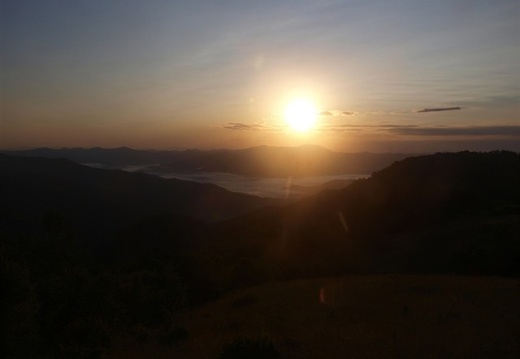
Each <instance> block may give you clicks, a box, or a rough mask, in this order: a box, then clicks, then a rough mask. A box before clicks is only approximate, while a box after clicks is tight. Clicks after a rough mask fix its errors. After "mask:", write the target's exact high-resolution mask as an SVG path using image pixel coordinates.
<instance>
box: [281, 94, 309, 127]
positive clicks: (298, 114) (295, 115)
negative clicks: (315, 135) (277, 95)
mask: <svg viewBox="0 0 520 359" xmlns="http://www.w3.org/2000/svg"><path fill="white" fill-rule="evenodd" d="M284 118H285V121H286V122H287V124H288V125H289V126H290V127H291V129H293V130H294V131H297V132H307V131H309V130H311V129H312V128H313V127H314V125H315V123H316V107H315V106H314V104H313V103H312V102H311V101H309V100H305V99H296V100H292V101H291V102H289V104H288V105H287V107H286V108H285V112H284Z"/></svg>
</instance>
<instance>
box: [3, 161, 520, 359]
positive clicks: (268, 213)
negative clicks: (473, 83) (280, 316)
mask: <svg viewBox="0 0 520 359" xmlns="http://www.w3.org/2000/svg"><path fill="white" fill-rule="evenodd" d="M0 175H1V177H0V179H1V192H0V195H1V208H0V209H1V222H0V226H1V237H0V239H1V242H0V245H1V248H0V249H1V251H0V253H1V256H0V267H1V268H0V269H1V271H0V284H1V288H0V289H1V291H2V294H3V295H2V306H1V308H2V311H3V312H2V317H3V323H2V324H3V326H2V328H1V330H2V339H3V343H2V345H3V346H4V347H5V348H6V349H5V352H6V353H7V354H8V355H7V356H9V354H11V356H12V357H19V356H20V353H22V354H24V356H25V357H49V358H51V357H98V358H99V357H102V355H103V353H105V352H106V351H107V350H108V348H110V347H111V346H112V345H113V343H114V342H115V341H117V340H119V339H121V338H125V339H126V340H127V341H129V342H132V343H133V342H139V343H147V345H151V346H152V347H167V346H170V345H172V344H173V343H175V342H177V341H179V340H183V338H185V337H186V336H188V335H189V333H188V332H186V330H185V329H183V324H182V323H181V322H180V321H179V320H178V316H177V315H178V313H179V312H182V311H183V310H186V309H187V308H190V307H193V306H196V305H199V304H200V303H204V302H207V301H209V300H211V299H213V298H215V297H217V296H219V295H222V294H224V293H226V292H229V291H230V290H233V289H236V288H240V287H247V286H251V285H253V284H259V283H265V282H269V281H272V280H279V279H287V278H312V277H321V276H338V275H344V274H355V273H437V274H454V273H456V274H464V275H493V276H496V275H499V276H516V277H519V276H520V268H519V263H520V188H519V186H518V183H520V156H519V155H518V154H515V153H511V152H491V153H471V152H461V153H444V154H443V153H439V154H435V155H431V156H419V157H412V158H407V159H405V160H402V161H399V162H396V163H394V164H393V165H391V166H389V167H387V168H385V169H383V170H381V171H379V172H377V173H374V175H373V176H372V177H370V178H368V179H363V180H357V181H355V182H354V183H353V184H351V185H350V186H348V187H346V188H344V189H340V190H328V191H325V192H322V193H320V194H319V195H316V196H314V197H309V198H307V199H305V200H301V201H299V202H294V203H291V204H290V205H287V206H279V205H273V204H274V203H273V202H271V201H269V200H261V199H259V198H256V197H251V196H246V195H239V194H235V193H231V192H228V191H225V190H223V189H221V188H219V187H217V186H213V185H200V184H195V183H189V182H183V181H178V180H165V179H161V178H158V177H154V176H151V175H146V174H135V173H127V172H124V171H109V170H98V169H93V168H89V167H85V166H81V165H78V164H76V163H73V162H71V161H68V160H63V159H61V160H55V159H42V158H22V157H12V156H5V155H0ZM270 204H271V205H270ZM238 214H241V215H238ZM234 215H238V216H235V217H233V216H234ZM225 218H228V219H226V220H224V221H221V222H218V221H219V220H221V219H225ZM201 220H204V222H202V221H201ZM210 222H211V223H210ZM215 222H216V223H215ZM92 244H94V246H92ZM363 280H364V279H363ZM314 295H316V297H315V298H317V293H316V294H314ZM247 300H248V299H247V298H246V300H245V303H246V304H247ZM249 300H250V299H249ZM238 303H239V304H240V303H242V304H243V303H244V301H242V302H238ZM239 304H237V305H239ZM242 304H240V305H242ZM405 309H406V308H405ZM405 309H403V310H404V312H403V313H405V314H406V312H407V310H405ZM392 310H393V309H392ZM13 353H16V355H15V354H13Z"/></svg>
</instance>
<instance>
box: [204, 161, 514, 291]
mask: <svg viewBox="0 0 520 359" xmlns="http://www.w3.org/2000/svg"><path fill="white" fill-rule="evenodd" d="M519 157H520V156H519V155H518V154H515V153H512V152H491V153H472V152H461V153H438V154H435V155H431V156H419V157H413V158H408V159H405V160H403V161H399V162H396V163H394V164H393V165H392V166H390V167H388V168H385V169H384V170H381V171H379V172H376V173H374V174H373V176H372V177H370V178H368V179H362V180H357V181H355V182H354V183H353V184H351V185H350V186H348V187H347V188H345V189H342V190H336V191H326V192H324V193H322V194H320V195H317V196H315V197H311V198H308V199H304V200H302V201H299V202H297V203H294V204H291V205H289V206H287V207H285V208H264V209H259V210H257V211H255V212H253V213H249V214H246V215H243V216H240V217H238V218H232V219H230V220H227V221H225V222H223V223H220V224H217V226H216V228H217V231H216V232H217V233H218V234H217V235H216V237H217V238H218V239H219V241H215V240H214V241H213V245H212V246H211V249H210V251H211V252H212V253H221V255H222V256H224V257H226V258H228V260H229V262H228V263H233V265H237V263H242V264H241V265H242V268H241V269H236V272H237V274H241V275H243V273H246V272H248V271H249V272H250V273H251V278H249V280H251V281H252V282H257V281H259V280H267V278H272V277H273V276H274V277H275V278H280V277H281V278H296V277H308V276H325V275H338V274H346V273H360V272H362V273H374V272H401V273H440V274H448V273H459V274H474V275H484V274H487V275H503V276H519V275H520V267H519V266H520V265H519V263H520V241H519V238H520V189H519V186H518V183H520V160H519ZM219 246H221V247H222V248H219ZM236 257H240V258H242V261H241V262H237V261H236V260H235V261H233V260H232V259H231V258H236ZM208 265H209V264H208ZM259 268H263V269H262V270H260V269H259ZM227 270H231V269H230V268H227ZM213 273H216V270H214V271H213ZM262 276H263V277H262ZM261 278H263V279H261ZM240 282H241V280H240V278H237V279H234V283H230V284H229V286H230V287H233V286H234V285H237V283H240ZM247 284H249V283H247Z"/></svg>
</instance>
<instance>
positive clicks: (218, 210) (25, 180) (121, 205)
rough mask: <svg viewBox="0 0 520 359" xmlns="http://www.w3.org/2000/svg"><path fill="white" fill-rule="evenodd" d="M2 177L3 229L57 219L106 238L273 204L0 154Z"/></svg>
mask: <svg viewBox="0 0 520 359" xmlns="http://www.w3.org/2000/svg"><path fill="white" fill-rule="evenodd" d="M0 178H1V192H0V195H1V198H2V201H1V211H2V231H3V232H17V233H23V232H24V231H27V232H31V231H34V230H36V229H37V228H41V227H42V223H43V222H49V221H50V223H54V222H56V221H58V222H59V223H60V226H62V225H63V226H65V227H68V228H69V229H70V230H72V231H73V232H75V233H77V234H81V235H82V236H86V237H92V238H96V237H99V236H101V237H106V236H110V235H113V234H114V233H116V232H117V231H120V230H123V229H125V228H127V227H128V226H129V225H130V224H132V223H135V222H136V221H139V220H141V219H143V218H146V217H151V216H159V215H164V214H175V215H183V216H189V217H192V218H194V219H197V220H200V221H204V222H216V221H220V220H223V219H226V218H230V217H232V216H236V215H238V214H241V213H245V212H247V211H250V210H253V209H256V208H259V207H262V206H264V205H266V204H270V203H273V201H272V200H267V199H261V198H258V197H254V196H249V195H244V194H238V193H233V192H229V191H227V190H225V189H223V188H220V187H218V186H215V185H212V184H198V183H192V182H187V181H181V180H176V179H163V178H159V177H155V176H152V175H149V174H144V173H129V172H125V171H120V170H102V169H95V168H90V167H87V166H83V165H79V164H77V163H74V162H72V161H69V160H65V159H45V158H32V157H14V156H7V155H0ZM49 216H50V217H49ZM61 222H63V223H61ZM49 225H51V224H49V223H47V224H46V225H44V226H47V227H48V226H49ZM52 225H54V224H52Z"/></svg>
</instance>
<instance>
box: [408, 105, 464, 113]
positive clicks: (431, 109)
mask: <svg viewBox="0 0 520 359" xmlns="http://www.w3.org/2000/svg"><path fill="white" fill-rule="evenodd" d="M461 109H462V108H461V107H459V106H455V107H437V108H424V109H422V110H419V111H417V113H421V112H439V111H454V110H461Z"/></svg>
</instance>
